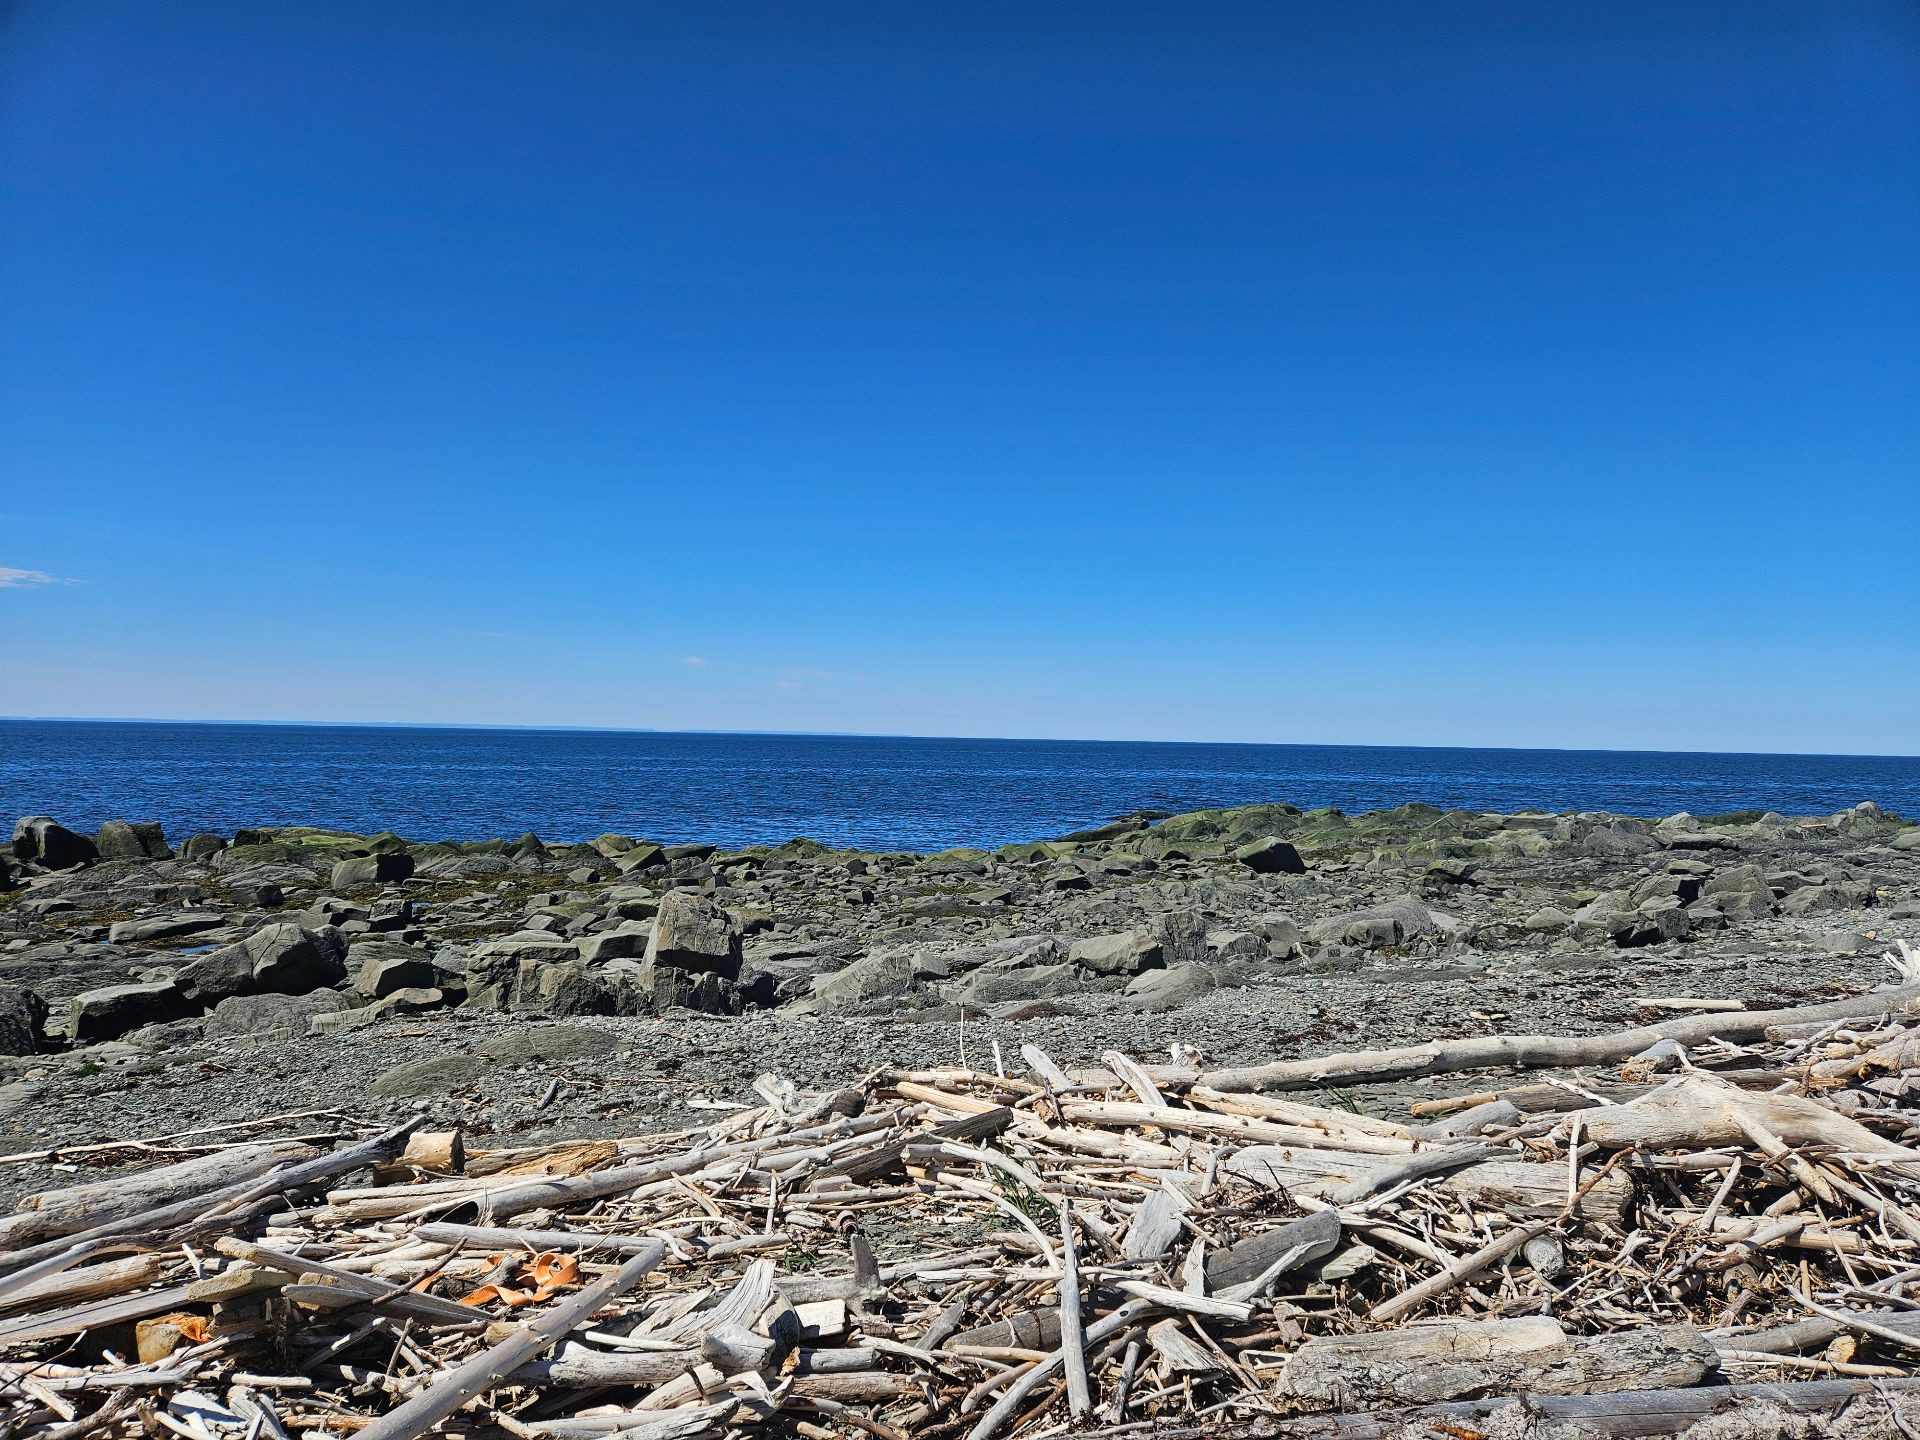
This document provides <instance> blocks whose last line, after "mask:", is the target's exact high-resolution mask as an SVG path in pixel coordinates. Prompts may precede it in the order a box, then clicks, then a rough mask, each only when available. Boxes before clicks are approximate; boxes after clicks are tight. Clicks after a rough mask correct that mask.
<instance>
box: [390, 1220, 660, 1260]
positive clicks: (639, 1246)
mask: <svg viewBox="0 0 1920 1440" xmlns="http://www.w3.org/2000/svg"><path fill="white" fill-rule="evenodd" d="M413 1235H414V1238H415V1239H417V1240H432V1241H435V1242H437V1243H439V1244H442V1245H460V1244H467V1245H489V1246H498V1247H501V1248H505V1249H512V1250H611V1251H613V1252H614V1253H615V1254H617V1255H643V1254H645V1253H646V1252H647V1251H648V1250H649V1249H651V1248H652V1247H653V1246H654V1245H657V1244H658V1243H659V1241H657V1240H655V1239H653V1238H651V1237H650V1236H646V1235H596V1234H594V1233H593V1232H592V1231H591V1230H519V1229H513V1228H511V1227H508V1226H505V1225H452V1224H448V1223H445V1222H443V1221H438V1220H433V1221H428V1222H427V1223H426V1224H424V1225H416V1226H414V1228H413Z"/></svg>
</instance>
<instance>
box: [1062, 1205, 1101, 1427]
mask: <svg viewBox="0 0 1920 1440" xmlns="http://www.w3.org/2000/svg"><path fill="white" fill-rule="evenodd" d="M1060 1358H1061V1364H1062V1366H1063V1368H1064V1369H1065V1370H1066V1372H1067V1410H1068V1412H1069V1413H1070V1414H1071V1415H1072V1416H1073V1418H1074V1419H1076V1420H1078V1419H1079V1418H1080V1417H1081V1416H1083V1415H1085V1414H1086V1413H1087V1412H1088V1411H1090V1410H1092V1409H1093V1390H1092V1387H1091V1386H1090V1385H1089V1384H1088V1382H1087V1350H1086V1341H1085V1338H1084V1337H1083V1335H1082V1334H1081V1326H1080V1257H1079V1254H1078V1252H1077V1251H1076V1250H1075V1248H1074V1244H1073V1212H1072V1211H1071V1210H1069V1209H1068V1208H1067V1207H1066V1206H1065V1205H1062V1206H1061V1207H1060Z"/></svg>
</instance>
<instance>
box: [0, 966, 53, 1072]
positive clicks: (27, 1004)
mask: <svg viewBox="0 0 1920 1440" xmlns="http://www.w3.org/2000/svg"><path fill="white" fill-rule="evenodd" d="M46 1038H47V1002H46V1001H44V1000H42V999H41V998H40V997H39V996H38V995H36V994H35V993H34V992H33V991H31V990H29V989H28V988H27V987H26V986H24V985H14V984H11V983H8V982H4V981H0V1055H32V1054H33V1053H35V1052H36V1051H38V1050H39V1049H40V1048H41V1046H42V1045H43V1043H44V1042H45V1040H46Z"/></svg>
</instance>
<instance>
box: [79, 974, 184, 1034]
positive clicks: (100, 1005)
mask: <svg viewBox="0 0 1920 1440" xmlns="http://www.w3.org/2000/svg"><path fill="white" fill-rule="evenodd" d="M195 1009H196V1007H195V1006H194V1004H193V1003H192V1002H191V1001H190V1000H189V999H188V998H187V997H186V996H185V995H184V994H182V993H181V990H180V987H179V986H178V985H177V984H175V983H174V982H173V981H172V980H144V981H139V982H137V983H135V984H131V985H107V986H103V987H102V988H100V989H98V990H88V991H85V992H84V993H82V994H79V995H76V996H74V997H73V999H72V1000H70V1001H69V1002H68V1004H67V1019H66V1026H65V1030H66V1036H67V1039H69V1040H71V1041H73V1042H74V1043H75V1044H76V1045H92V1044H97V1043H98V1042H99V1041H102V1040H114V1039H118V1038H119V1037H120V1036H122V1035H124V1034H126V1033H127V1032H128V1031H129V1030H138V1029H139V1028H140V1027H141V1026H142V1025H153V1024H156V1023H159V1022H161V1021H165V1020H181V1019H184V1018H186V1017H187V1016H188V1015H191V1014H192V1013H193V1012H194V1010H195Z"/></svg>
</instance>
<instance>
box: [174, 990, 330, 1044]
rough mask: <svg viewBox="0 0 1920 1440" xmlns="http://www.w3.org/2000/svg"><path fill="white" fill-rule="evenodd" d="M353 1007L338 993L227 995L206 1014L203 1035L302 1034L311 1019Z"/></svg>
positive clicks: (217, 1038)
mask: <svg viewBox="0 0 1920 1440" xmlns="http://www.w3.org/2000/svg"><path fill="white" fill-rule="evenodd" d="M352 1008H353V1002H352V1001H351V1000H349V999H348V998H347V997H346V996H345V995H342V994H341V993H340V992H339V991H337V990H313V991H310V992H308V993H307V994H305V995H230V996H228V997H227V998H226V999H225V1000H222V1001H221V1002H220V1003H219V1004H218V1005H216V1006H214V1007H213V1010H212V1012H211V1013H209V1014H208V1016H207V1019H206V1032H205V1033H206V1037H207V1038H208V1039H209V1040H219V1039H227V1038H234V1039H239V1038H242V1037H248V1036H255V1035H278V1034H292V1035H305V1034H306V1033H307V1031H308V1029H309V1027H310V1022H311V1021H312V1019H313V1017H314V1016H316V1015H332V1014H336V1013H338V1012H340V1011H344V1010H350V1009H352Z"/></svg>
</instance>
